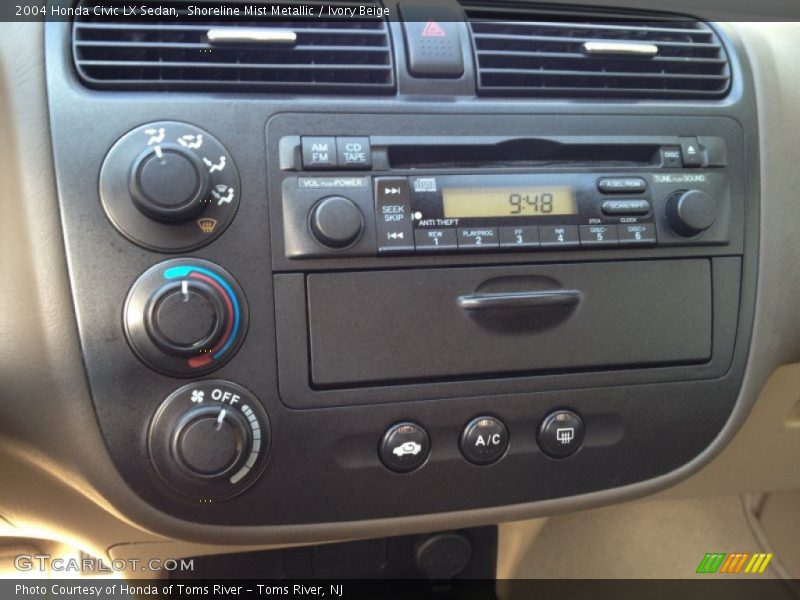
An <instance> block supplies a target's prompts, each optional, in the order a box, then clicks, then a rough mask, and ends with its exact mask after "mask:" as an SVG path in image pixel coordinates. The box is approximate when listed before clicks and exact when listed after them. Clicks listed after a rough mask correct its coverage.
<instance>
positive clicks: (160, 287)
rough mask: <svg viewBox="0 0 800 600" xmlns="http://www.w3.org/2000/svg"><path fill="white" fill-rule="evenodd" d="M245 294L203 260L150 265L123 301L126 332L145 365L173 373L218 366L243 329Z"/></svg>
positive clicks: (233, 348) (184, 374) (228, 276)
mask: <svg viewBox="0 0 800 600" xmlns="http://www.w3.org/2000/svg"><path fill="white" fill-rule="evenodd" d="M247 320H248V315H247V305H246V303H245V299H244V293H243V291H242V289H241V287H239V284H238V283H237V282H236V281H235V280H234V278H233V276H232V275H231V274H230V273H228V272H227V271H225V270H224V269H222V268H221V267H219V266H217V265H215V264H214V263H211V262H209V261H205V260H199V259H174V260H168V261H165V262H162V263H160V264H157V265H155V266H154V267H151V268H150V269H148V270H147V271H145V273H144V274H142V276H141V277H139V279H137V280H136V282H135V283H134V284H133V286H132V287H131V290H130V292H128V299H127V300H126V302H125V309H124V321H125V333H126V334H127V336H128V341H129V342H130V345H131V347H132V348H133V350H134V351H135V352H136V354H137V355H138V356H139V358H140V359H142V361H143V362H145V363H146V364H147V365H148V366H150V367H152V368H153V369H155V370H157V371H160V372H162V373H165V374H167V375H173V376H176V377H194V376H197V375H202V374H204V373H209V372H211V371H213V370H215V369H218V368H219V367H220V366H222V365H223V364H224V363H225V362H227V361H228V360H229V359H230V358H231V357H232V356H233V355H234V354H235V353H236V351H237V350H238V348H239V346H240V344H241V342H242V340H243V338H244V335H245V332H246V331H247Z"/></svg>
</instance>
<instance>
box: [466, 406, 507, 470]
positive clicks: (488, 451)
mask: <svg viewBox="0 0 800 600" xmlns="http://www.w3.org/2000/svg"><path fill="white" fill-rule="evenodd" d="M459 445H460V447H461V453H462V454H463V455H464V458H466V459H467V460H468V461H469V462H471V463H474V464H476V465H488V464H491V463H493V462H497V461H498V460H500V459H501V458H503V456H504V455H505V453H506V450H508V429H506V426H505V425H504V424H503V422H502V421H501V420H500V419H496V418H495V417H477V418H475V419H472V421H470V422H469V423H467V426H466V427H464V432H463V433H462V434H461V440H460V442H459Z"/></svg>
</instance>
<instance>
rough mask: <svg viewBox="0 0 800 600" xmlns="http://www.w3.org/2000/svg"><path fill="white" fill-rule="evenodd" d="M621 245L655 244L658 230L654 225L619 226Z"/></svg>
mask: <svg viewBox="0 0 800 600" xmlns="http://www.w3.org/2000/svg"><path fill="white" fill-rule="evenodd" d="M619 243H620V244H625V245H638V244H655V243H656V228H655V225H653V224H652V223H635V224H630V225H627V224H626V225H620V226H619Z"/></svg>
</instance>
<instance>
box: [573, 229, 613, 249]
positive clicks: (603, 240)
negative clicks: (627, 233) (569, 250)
mask: <svg viewBox="0 0 800 600" xmlns="http://www.w3.org/2000/svg"><path fill="white" fill-rule="evenodd" d="M618 244H619V236H618V233H617V226H616V225H581V246H616V245H618Z"/></svg>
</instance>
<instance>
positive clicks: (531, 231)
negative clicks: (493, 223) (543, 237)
mask: <svg viewBox="0 0 800 600" xmlns="http://www.w3.org/2000/svg"><path fill="white" fill-rule="evenodd" d="M498 237H499V238H500V247H501V248H507V249H509V250H513V249H515V248H538V247H539V228H538V227H536V226H535V225H526V226H523V227H500V228H499V236H498Z"/></svg>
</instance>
